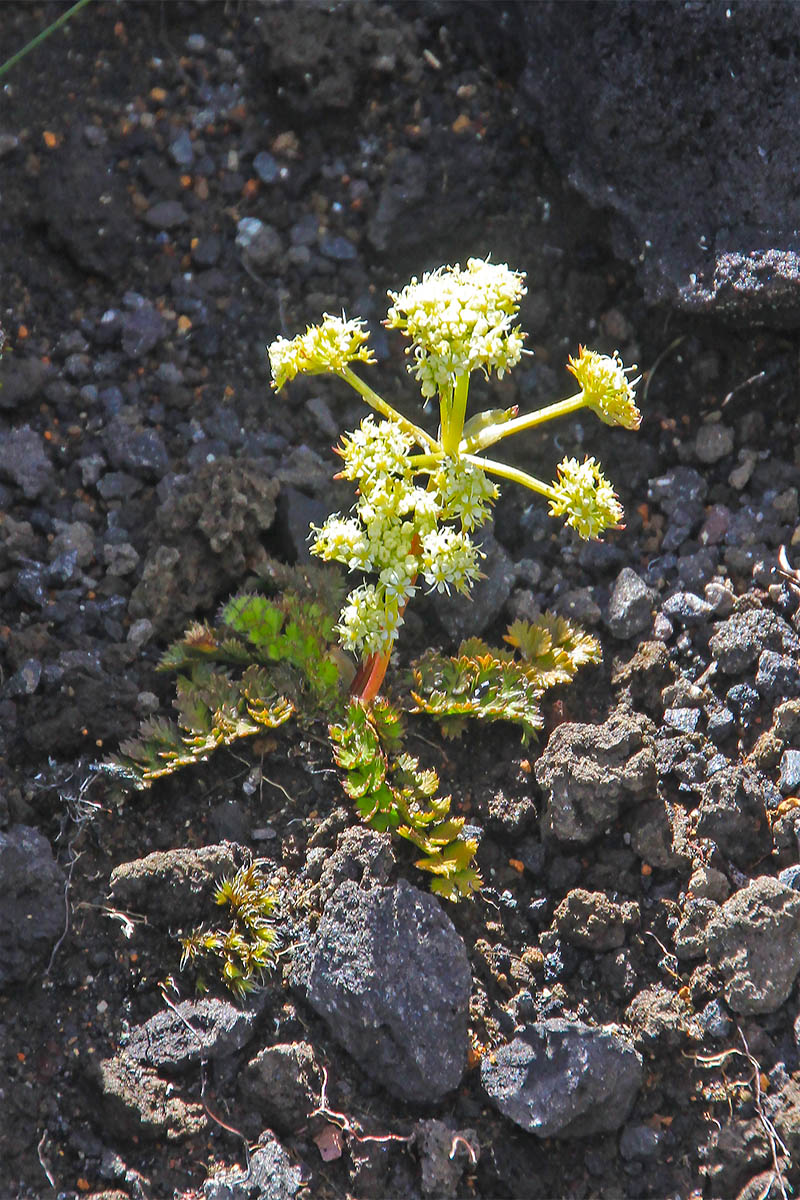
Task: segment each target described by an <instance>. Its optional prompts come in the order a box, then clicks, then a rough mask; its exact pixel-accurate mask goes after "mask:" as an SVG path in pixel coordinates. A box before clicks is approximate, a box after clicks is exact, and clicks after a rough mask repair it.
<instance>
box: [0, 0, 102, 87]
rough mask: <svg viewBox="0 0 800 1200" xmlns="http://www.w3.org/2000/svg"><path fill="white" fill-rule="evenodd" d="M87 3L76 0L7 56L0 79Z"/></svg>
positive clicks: (0, 70)
mask: <svg viewBox="0 0 800 1200" xmlns="http://www.w3.org/2000/svg"><path fill="white" fill-rule="evenodd" d="M88 3H89V0H78V3H77V4H73V6H72V8H68V9H67V11H66V12H65V13H62V14H61V16H60V17H58V19H57V20H55V21H53V23H52V25H48V26H47V29H43V30H42V32H41V33H37V35H36V37H35V38H32V39H31V41H29V42H28V44H27V46H23V47H22V49H21V50H18V51H17V53H16V54H12V55H11V58H7V59H6V61H5V62H4V63H3V64H2V66H0V79H2V78H3V76H4V75H5V74H6V72H7V71H10V70H11V68H12V67H15V66H16V65H17V63H18V62H19V60H20V59H21V58H24V57H25V55H26V54H29V53H30V51H31V50H35V49H36V47H37V46H38V45H39V44H40V43H41V42H43V41H44V40H45V38H49V37H50V34H51V33H55V31H56V30H57V29H60V28H61V26H62V25H66V23H67V21H68V20H69V19H70V17H74V16H75V14H76V13H77V12H80V10H81V9H82V8H85V7H86V5H87V4H88Z"/></svg>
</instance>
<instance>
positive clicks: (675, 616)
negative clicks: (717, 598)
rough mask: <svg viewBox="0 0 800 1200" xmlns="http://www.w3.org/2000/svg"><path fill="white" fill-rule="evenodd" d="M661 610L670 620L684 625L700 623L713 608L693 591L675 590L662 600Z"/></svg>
mask: <svg viewBox="0 0 800 1200" xmlns="http://www.w3.org/2000/svg"><path fill="white" fill-rule="evenodd" d="M662 612H663V613H664V614H665V615H666V616H667V617H669V619H670V621H677V623H678V624H679V625H683V626H685V627H686V626H695V625H702V624H703V622H704V621H707V620H708V619H709V617H711V616H712V615H713V613H714V610H713V608H712V607H711V605H710V604H709V603H708V601H707V600H703V599H702V597H700V596H697V595H695V593H694V592H675V593H674V595H672V596H669V597H668V598H667V599H666V600H665V601H664V603H663V605H662Z"/></svg>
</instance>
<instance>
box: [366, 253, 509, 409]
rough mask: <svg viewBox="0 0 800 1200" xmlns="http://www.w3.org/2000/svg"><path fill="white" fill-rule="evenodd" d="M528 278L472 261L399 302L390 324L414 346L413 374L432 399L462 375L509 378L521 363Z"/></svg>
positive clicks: (428, 278) (410, 287) (396, 296)
mask: <svg viewBox="0 0 800 1200" xmlns="http://www.w3.org/2000/svg"><path fill="white" fill-rule="evenodd" d="M524 278H525V276H524V275H523V274H521V273H520V272H518V271H511V270H510V269H509V268H508V267H507V266H506V265H505V264H504V263H491V262H489V260H488V259H485V260H484V259H478V258H471V259H470V260H469V261H468V263H467V266H466V268H465V269H464V270H462V269H461V267H460V266H458V265H456V266H455V267H440V268H439V270H437V271H432V272H428V273H426V274H425V275H423V277H422V280H421V281H419V280H417V279H416V278H414V279H412V280H411V282H410V283H409V284H407V285H406V287H404V288H403V290H402V291H401V292H389V297H390V299H391V300H392V301H393V303H392V306H391V307H390V309H389V313H388V316H387V319H386V321H385V322H384V324H385V325H387V326H388V327H389V328H390V329H399V330H401V331H402V332H403V333H404V334H406V336H407V337H408V338H409V339H410V340H411V346H410V347H409V348H408V350H407V353H409V354H412V355H413V362H412V363H409V367H408V369H409V371H410V372H411V373H412V374H413V375H415V376H416V378H417V380H418V381H419V383H420V386H421V388H422V394H423V396H425V397H426V398H428V397H430V396H435V395H436V394H437V393H438V392H441V391H443V390H445V389H447V388H449V387H451V386H452V383H453V380H454V378H455V377H456V376H458V375H469V374H471V372H472V371H477V370H482V371H483V372H484V374H486V375H488V374H489V373H490V372H491V371H496V372H497V375H498V377H499V378H501V379H502V377H503V375H504V373H505V372H506V371H507V370H508V369H509V368H510V367H513V366H515V365H516V363H518V362H519V359H520V356H521V354H522V343H523V338H524V335H523V334H522V333H520V331H519V330H518V329H517V328H516V327H513V326H512V322H513V321H514V319H515V317H516V315H517V311H518V308H519V302H520V300H521V298H522V297H523V296H524V295H525V291H526V289H525V286H524V283H523V280H524Z"/></svg>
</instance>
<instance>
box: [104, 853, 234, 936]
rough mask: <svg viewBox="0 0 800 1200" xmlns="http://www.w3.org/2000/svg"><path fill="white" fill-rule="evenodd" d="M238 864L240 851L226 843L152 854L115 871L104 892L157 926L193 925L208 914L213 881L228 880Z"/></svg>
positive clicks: (116, 868)
mask: <svg viewBox="0 0 800 1200" xmlns="http://www.w3.org/2000/svg"><path fill="white" fill-rule="evenodd" d="M243 862H244V852H243V851H242V849H241V847H239V846H232V845H229V844H223V845H220V846H202V847H200V848H198V849H180V850H155V851H154V852H153V853H152V854H147V855H145V857H144V858H137V859H134V860H133V861H132V862H127V863H120V865H119V866H118V867H115V868H114V870H113V871H112V872H111V880H110V883H109V892H110V895H111V898H112V899H113V900H114V902H115V903H116V904H118V905H120V906H121V907H122V908H128V909H131V910H132V911H133V912H139V913H144V914H145V915H146V916H147V917H148V918H149V919H150V920H151V921H152V922H153V924H155V925H156V926H158V927H162V926H167V927H168V926H169V925H171V924H174V922H175V921H176V920H183V921H185V922H187V923H188V922H193V921H198V920H200V919H202V917H203V916H204V915H205V914H206V913H207V911H208V906H209V904H210V903H211V897H212V893H213V891H214V886H215V883H216V881H217V880H218V879H220V878H221V877H222V876H224V875H234V874H235V873H236V871H237V870H238V868H239V867H240V866H241V865H242V864H243Z"/></svg>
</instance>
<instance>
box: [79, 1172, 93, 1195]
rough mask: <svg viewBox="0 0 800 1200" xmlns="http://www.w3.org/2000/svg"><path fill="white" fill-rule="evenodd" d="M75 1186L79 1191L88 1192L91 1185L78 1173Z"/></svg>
mask: <svg viewBox="0 0 800 1200" xmlns="http://www.w3.org/2000/svg"><path fill="white" fill-rule="evenodd" d="M75 1186H76V1188H77V1189H78V1191H79V1192H88V1190H89V1188H90V1187H91V1186H92V1185H91V1184H90V1183H89V1180H88V1179H84V1177H83V1175H79V1176H78V1178H77V1179H76V1180H75Z"/></svg>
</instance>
